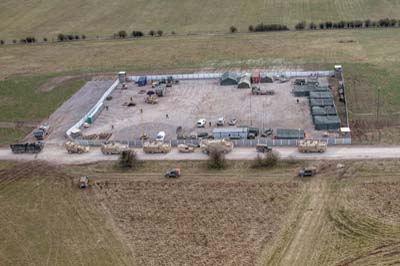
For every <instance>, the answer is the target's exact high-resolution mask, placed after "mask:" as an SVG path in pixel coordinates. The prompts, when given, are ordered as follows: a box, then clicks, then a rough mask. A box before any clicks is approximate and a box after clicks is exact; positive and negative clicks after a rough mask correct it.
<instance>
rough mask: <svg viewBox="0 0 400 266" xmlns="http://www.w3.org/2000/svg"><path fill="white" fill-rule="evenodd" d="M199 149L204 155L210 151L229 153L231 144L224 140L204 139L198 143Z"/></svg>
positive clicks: (231, 147) (231, 148)
mask: <svg viewBox="0 0 400 266" xmlns="http://www.w3.org/2000/svg"><path fill="white" fill-rule="evenodd" d="M200 149H201V151H202V152H203V153H205V154H209V153H210V151H211V150H212V149H220V150H221V151H222V152H223V153H229V152H231V151H232V150H233V142H232V141H229V140H225V139H204V140H202V141H201V142H200Z"/></svg>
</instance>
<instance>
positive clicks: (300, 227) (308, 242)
mask: <svg viewBox="0 0 400 266" xmlns="http://www.w3.org/2000/svg"><path fill="white" fill-rule="evenodd" d="M326 190H327V182H326V180H324V179H323V178H315V179H312V181H311V184H310V186H309V188H308V194H309V195H310V198H309V200H307V204H306V206H305V211H304V212H303V215H302V216H301V217H300V218H299V220H298V221H296V222H295V223H294V224H296V227H295V228H294V233H293V237H291V238H290V239H288V241H287V242H286V244H285V246H284V248H283V249H282V251H281V252H280V254H279V255H278V256H277V257H278V258H277V260H276V261H275V262H273V263H271V264H269V265H270V266H272V265H276V266H278V265H282V266H286V265H291V266H296V265H299V266H301V265H314V263H312V262H313V260H314V259H316V258H317V257H318V256H317V255H318V252H316V250H318V248H317V247H316V246H315V244H316V243H317V242H318V240H319V239H318V238H319V236H320V233H321V230H322V228H323V226H324V223H325V220H324V214H325V203H326V201H327V196H328V195H329V194H328V193H327V192H326Z"/></svg>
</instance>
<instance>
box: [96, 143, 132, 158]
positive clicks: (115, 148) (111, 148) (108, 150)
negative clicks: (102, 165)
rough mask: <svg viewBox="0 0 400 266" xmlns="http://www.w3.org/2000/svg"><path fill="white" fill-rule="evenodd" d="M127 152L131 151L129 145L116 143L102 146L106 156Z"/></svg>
mask: <svg viewBox="0 0 400 266" xmlns="http://www.w3.org/2000/svg"><path fill="white" fill-rule="evenodd" d="M126 150H129V147H128V145H125V144H121V143H115V142H111V143H105V144H103V145H102V146H101V152H102V153H103V154H104V155H110V154H121V153H122V152H123V151H126Z"/></svg>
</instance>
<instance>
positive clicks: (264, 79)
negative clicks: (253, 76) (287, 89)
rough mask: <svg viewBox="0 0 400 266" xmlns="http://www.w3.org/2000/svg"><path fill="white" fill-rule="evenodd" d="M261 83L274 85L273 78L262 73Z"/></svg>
mask: <svg viewBox="0 0 400 266" xmlns="http://www.w3.org/2000/svg"><path fill="white" fill-rule="evenodd" d="M260 82H261V83H272V82H273V80H272V77H269V76H268V75H267V74H266V73H261V75H260Z"/></svg>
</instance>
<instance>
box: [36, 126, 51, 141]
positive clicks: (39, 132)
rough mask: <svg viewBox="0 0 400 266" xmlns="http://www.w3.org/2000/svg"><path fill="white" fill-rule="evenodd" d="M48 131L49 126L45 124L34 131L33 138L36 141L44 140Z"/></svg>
mask: <svg viewBox="0 0 400 266" xmlns="http://www.w3.org/2000/svg"><path fill="white" fill-rule="evenodd" d="M48 131H49V125H47V124H43V125H40V126H39V127H38V128H37V129H35V131H33V136H34V137H35V139H36V140H43V139H44V138H45V137H46V136H47V135H48Z"/></svg>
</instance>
